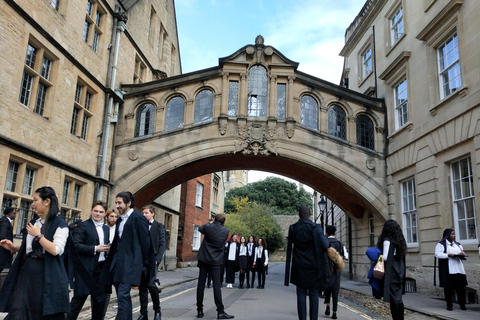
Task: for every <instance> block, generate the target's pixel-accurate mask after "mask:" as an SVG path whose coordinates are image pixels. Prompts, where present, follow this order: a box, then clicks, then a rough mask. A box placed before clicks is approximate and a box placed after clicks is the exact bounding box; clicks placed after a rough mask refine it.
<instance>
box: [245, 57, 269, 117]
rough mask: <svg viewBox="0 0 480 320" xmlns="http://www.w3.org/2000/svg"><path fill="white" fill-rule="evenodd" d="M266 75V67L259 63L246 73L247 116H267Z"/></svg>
mask: <svg viewBox="0 0 480 320" xmlns="http://www.w3.org/2000/svg"><path fill="white" fill-rule="evenodd" d="M267 94H268V77H267V69H265V68H264V67H263V66H261V65H255V66H253V67H251V68H250V72H249V75H248V101H247V116H248V117H266V116H267V101H268V99H267Z"/></svg>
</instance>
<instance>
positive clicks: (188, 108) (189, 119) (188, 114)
mask: <svg viewBox="0 0 480 320" xmlns="http://www.w3.org/2000/svg"><path fill="white" fill-rule="evenodd" d="M194 102H195V100H193V99H190V100H186V101H185V115H184V120H183V126H184V127H185V126H187V125H190V124H192V123H193V114H194V111H195V110H194V109H195V103H194Z"/></svg>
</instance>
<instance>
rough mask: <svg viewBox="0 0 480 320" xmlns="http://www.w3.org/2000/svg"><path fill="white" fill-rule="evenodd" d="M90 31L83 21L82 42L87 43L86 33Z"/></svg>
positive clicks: (88, 25) (87, 24)
mask: <svg viewBox="0 0 480 320" xmlns="http://www.w3.org/2000/svg"><path fill="white" fill-rule="evenodd" d="M89 30H90V24H89V23H88V21H86V20H85V23H84V25H83V41H85V42H88V32H89Z"/></svg>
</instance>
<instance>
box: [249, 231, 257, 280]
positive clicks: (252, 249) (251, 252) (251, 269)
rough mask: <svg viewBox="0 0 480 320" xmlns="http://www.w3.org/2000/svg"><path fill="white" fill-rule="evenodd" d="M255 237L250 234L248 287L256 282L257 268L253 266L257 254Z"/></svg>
mask: <svg viewBox="0 0 480 320" xmlns="http://www.w3.org/2000/svg"><path fill="white" fill-rule="evenodd" d="M255 246H256V245H255V237H254V236H253V235H250V237H248V243H247V289H248V288H250V287H252V288H253V284H254V283H255V268H254V267H253V257H254V255H255ZM250 273H251V274H252V282H251V284H250Z"/></svg>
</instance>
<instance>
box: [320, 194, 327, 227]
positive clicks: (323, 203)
mask: <svg viewBox="0 0 480 320" xmlns="http://www.w3.org/2000/svg"><path fill="white" fill-rule="evenodd" d="M326 207H327V198H325V196H324V195H322V196H321V197H320V201H318V209H319V210H320V225H321V226H322V229H323V228H324V213H325V208H326Z"/></svg>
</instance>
